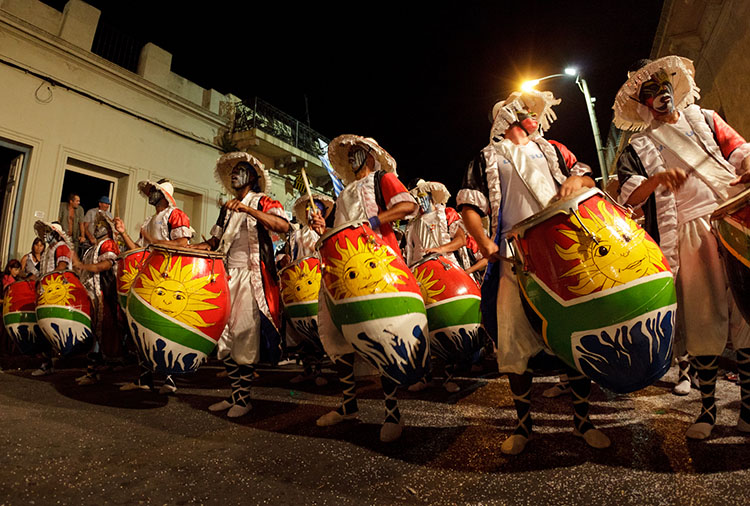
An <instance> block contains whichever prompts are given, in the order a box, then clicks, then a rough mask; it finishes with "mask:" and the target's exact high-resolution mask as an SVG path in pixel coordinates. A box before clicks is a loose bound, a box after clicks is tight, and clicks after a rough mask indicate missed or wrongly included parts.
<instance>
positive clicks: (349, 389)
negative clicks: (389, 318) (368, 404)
mask: <svg viewBox="0 0 750 506" xmlns="http://www.w3.org/2000/svg"><path fill="white" fill-rule="evenodd" d="M333 365H334V367H335V368H336V373H337V374H338V377H339V381H340V382H341V385H342V387H343V391H342V394H343V396H344V400H343V402H342V403H341V406H339V407H338V409H335V410H334V411H330V412H328V413H326V414H325V415H323V416H321V417H320V418H318V421H317V422H316V423H317V424H318V426H319V427H325V426H328V425H336V424H337V423H340V422H343V421H344V420H351V419H354V418H356V417H357V413H358V412H359V407H358V406H357V385H356V383H355V381H354V353H347V354H346V355H342V356H340V357H338V358H337V359H336V360H334V362H333Z"/></svg>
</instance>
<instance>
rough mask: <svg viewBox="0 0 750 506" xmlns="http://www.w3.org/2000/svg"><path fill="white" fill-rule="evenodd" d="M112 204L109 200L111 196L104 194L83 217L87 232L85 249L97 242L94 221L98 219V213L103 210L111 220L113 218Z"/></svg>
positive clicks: (84, 229) (84, 227)
mask: <svg viewBox="0 0 750 506" xmlns="http://www.w3.org/2000/svg"><path fill="white" fill-rule="evenodd" d="M110 205H112V201H111V200H109V197H107V196H106V195H103V196H101V197H100V198H99V202H98V203H97V205H96V207H92V208H91V209H89V210H88V211H86V214H85V215H84V217H83V231H84V233H85V234H86V248H85V249H88V247H89V246H93V245H95V244H96V242H97V241H96V237H95V234H94V221H95V220H96V215H97V213H98V212H99V211H101V212H103V213H104V214H106V215H107V217H108V218H109V219H110V220H111V219H113V217H112V213H110V212H109V207H110Z"/></svg>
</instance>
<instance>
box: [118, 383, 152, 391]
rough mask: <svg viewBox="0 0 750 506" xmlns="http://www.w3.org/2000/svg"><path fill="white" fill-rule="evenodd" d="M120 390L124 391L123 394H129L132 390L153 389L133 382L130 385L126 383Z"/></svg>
mask: <svg viewBox="0 0 750 506" xmlns="http://www.w3.org/2000/svg"><path fill="white" fill-rule="evenodd" d="M120 390H122V391H123V392H128V391H130V390H151V387H150V386H148V385H141V384H140V383H136V382H134V381H131V382H130V383H125V384H124V385H122V386H121V387H120Z"/></svg>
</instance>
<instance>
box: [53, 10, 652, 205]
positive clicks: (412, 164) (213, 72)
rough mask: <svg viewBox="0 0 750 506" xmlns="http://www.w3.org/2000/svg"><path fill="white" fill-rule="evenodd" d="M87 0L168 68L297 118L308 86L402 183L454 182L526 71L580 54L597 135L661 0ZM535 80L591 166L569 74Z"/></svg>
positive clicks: (576, 60)
mask: <svg viewBox="0 0 750 506" xmlns="http://www.w3.org/2000/svg"><path fill="white" fill-rule="evenodd" d="M47 3H51V4H54V2H47ZM64 3H65V2H64V1H62V2H60V4H62V5H64ZM88 3H90V4H92V5H94V6H96V7H98V8H99V9H101V10H102V20H104V21H106V22H107V23H109V24H112V25H115V26H116V27H117V28H119V29H121V30H122V31H125V32H128V33H130V34H132V35H133V36H134V37H136V38H139V39H141V40H142V41H150V42H153V43H155V44H157V45H158V46H160V47H162V48H164V49H165V50H167V51H169V52H171V53H172V54H173V60H172V70H173V71H174V72H176V73H177V74H179V75H181V76H183V77H186V78H188V79H189V80H191V81H194V82H196V83H197V84H199V85H201V86H203V87H206V88H214V89H216V90H218V91H219V92H221V93H233V94H234V95H237V96H239V97H241V98H247V99H251V98H252V97H254V96H256V95H257V96H258V97H260V98H262V99H263V100H266V101H267V102H270V103H271V104H273V105H274V106H276V107H278V108H280V109H282V110H283V111H285V112H287V113H289V114H291V115H292V116H294V117H296V118H298V119H300V120H302V121H305V120H306V117H307V115H306V111H305V96H307V100H308V104H309V107H308V110H309V117H310V122H311V126H312V128H314V129H315V130H317V131H319V132H320V133H321V134H323V135H324V136H326V137H328V138H333V137H335V136H337V135H339V134H342V133H356V134H360V135H366V136H370V137H374V138H375V139H377V141H378V142H379V143H380V144H381V145H382V146H383V147H384V148H385V149H387V150H388V151H389V152H390V153H391V154H392V155H393V156H394V157H395V159H396V161H397V163H398V171H399V175H400V176H401V179H402V180H403V181H404V182H408V181H410V180H411V179H412V178H414V177H417V176H420V177H424V178H426V179H433V180H440V181H442V182H444V183H445V184H446V185H447V186H448V188H449V189H450V190H451V192H452V193H453V194H454V195H455V193H456V191H457V190H458V187H459V184H460V181H461V177H462V174H463V172H464V169H465V167H466V164H467V163H468V161H469V160H470V159H471V158H472V157H473V156H474V155H475V153H476V152H477V151H478V150H479V149H481V148H482V147H483V146H485V145H486V144H487V142H488V137H489V128H490V124H489V121H488V118H487V116H488V112H489V110H490V108H491V107H492V105H493V104H494V103H495V102H496V101H497V100H500V99H504V98H505V97H506V96H507V95H508V94H509V93H510V92H511V91H513V90H514V89H517V88H518V87H519V86H520V83H521V82H522V81H523V80H525V79H531V78H535V77H541V76H545V75H549V74H555V73H561V72H562V70H563V68H565V67H566V66H576V67H578V68H579V69H580V71H581V73H582V75H583V77H584V78H585V79H586V80H587V81H588V84H589V89H590V91H591V94H592V96H594V97H596V98H597V103H596V112H597V118H598V121H599V128H600V130H601V134H602V137H603V142H606V136H607V132H608V131H609V125H610V122H611V119H612V111H611V106H612V102H613V100H614V96H615V93H616V92H617V89H618V88H619V86H620V85H621V84H622V83H623V82H624V81H625V77H626V70H627V68H628V66H629V65H630V64H631V63H632V62H633V61H635V60H637V59H638V58H645V57H648V56H649V53H650V51H651V46H652V43H653V38H654V34H655V32H656V28H657V25H658V21H659V16H660V14H661V3H662V2H661V1H657V0H634V1H633V0H631V1H628V2H610V1H608V2H583V1H581V2H574V1H565V2H561V1H528V2H506V1H500V0H496V1H485V2H474V1H463V2H449V3H446V4H443V5H437V3H428V2H418V1H412V2H408V1H402V2H397V3H388V2H366V3H365V2H360V3H354V2H347V3H336V2H319V3H317V4H313V3H312V2H305V3H303V4H301V5H300V6H297V5H295V3H294V2H268V3H264V4H261V3H259V2H249V1H248V2H244V1H243V2H239V1H235V2H228V1H219V0H215V1H212V2H201V3H196V4H195V5H197V6H200V7H197V6H190V7H187V6H188V5H190V4H191V3H189V2H184V1H181V2H176V1H154V0H148V1H141V0H130V1H127V2H125V1H121V2H115V1H112V0H89V2H88ZM538 89H548V90H551V91H553V92H554V93H555V95H556V96H557V97H559V98H562V100H563V102H562V104H560V105H559V106H558V107H556V109H555V111H556V113H557V115H558V121H557V122H556V123H554V124H553V126H552V128H551V129H550V131H549V133H548V134H547V137H548V138H552V139H556V140H559V141H561V142H563V143H564V144H566V145H567V146H568V147H569V148H570V149H571V150H572V151H573V152H574V153H575V154H576V155H577V156H578V158H579V159H580V160H581V161H584V162H586V163H588V164H589V165H592V166H593V167H596V166H597V161H596V154H595V148H594V142H593V137H592V134H591V127H590V123H589V120H588V115H587V113H586V107H585V103H584V99H583V95H582V93H581V92H580V91H579V89H578V87H577V86H576V85H575V83H574V79H572V78H556V79H551V80H549V81H546V82H545V83H543V84H542V85H540V86H538Z"/></svg>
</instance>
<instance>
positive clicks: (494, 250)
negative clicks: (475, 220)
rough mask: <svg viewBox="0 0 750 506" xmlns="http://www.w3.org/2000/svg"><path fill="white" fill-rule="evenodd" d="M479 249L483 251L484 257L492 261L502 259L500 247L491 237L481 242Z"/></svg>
mask: <svg viewBox="0 0 750 506" xmlns="http://www.w3.org/2000/svg"><path fill="white" fill-rule="evenodd" d="M479 251H481V252H482V257H483V258H486V259H487V260H488V261H490V262H497V261H498V260H500V247H499V246H498V245H497V244H495V243H494V241H492V240H491V239H490V238H489V237H487V238H486V240H484V241H482V242H480V243H479Z"/></svg>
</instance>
